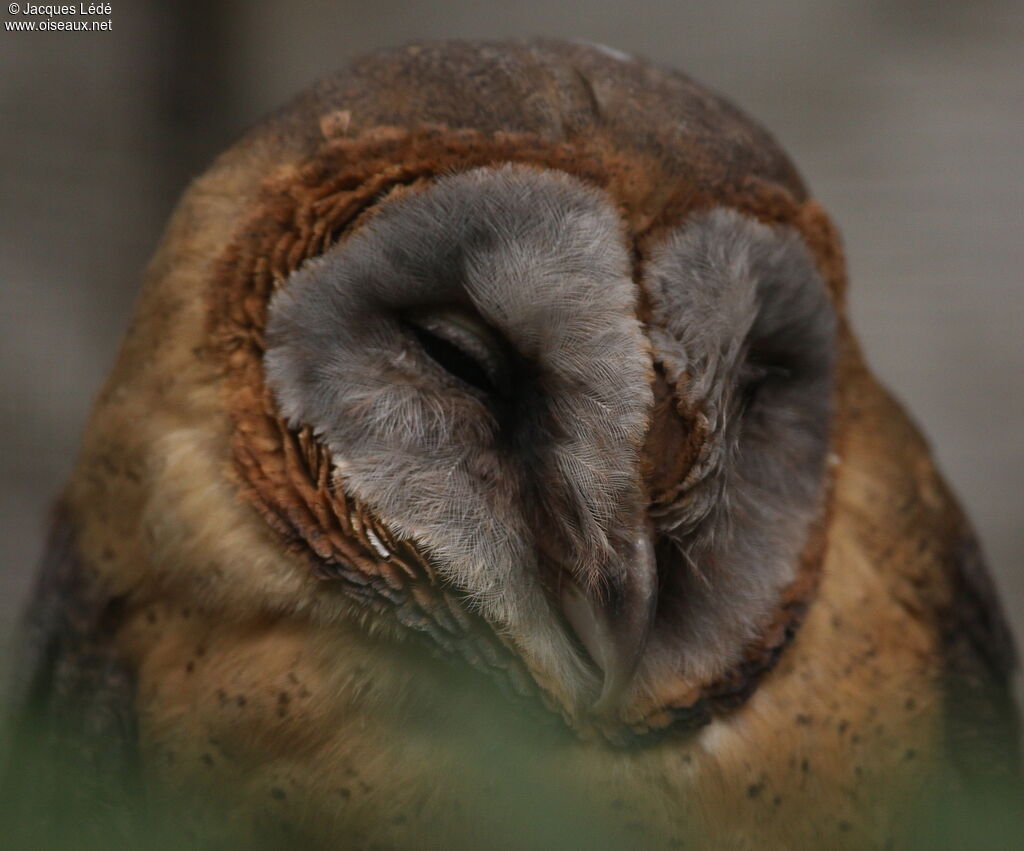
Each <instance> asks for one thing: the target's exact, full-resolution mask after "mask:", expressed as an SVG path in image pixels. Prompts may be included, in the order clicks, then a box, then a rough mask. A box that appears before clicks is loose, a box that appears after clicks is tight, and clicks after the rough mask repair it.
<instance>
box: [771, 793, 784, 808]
mask: <svg viewBox="0 0 1024 851" xmlns="http://www.w3.org/2000/svg"><path fill="white" fill-rule="evenodd" d="M781 804H782V795H776V796H775V797H774V798H772V806H773V807H778V806H779V805H781Z"/></svg>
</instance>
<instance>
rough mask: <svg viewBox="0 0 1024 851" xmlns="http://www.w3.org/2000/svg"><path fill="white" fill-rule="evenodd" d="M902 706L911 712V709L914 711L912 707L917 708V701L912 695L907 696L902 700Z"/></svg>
mask: <svg viewBox="0 0 1024 851" xmlns="http://www.w3.org/2000/svg"><path fill="white" fill-rule="evenodd" d="M903 708H904V709H906V710H907V712H913V711H914V709H916V708H917V701H916V700H914V698H912V697H908V698H907V699H906V700H905V701H904V702H903Z"/></svg>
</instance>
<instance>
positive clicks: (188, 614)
mask: <svg viewBox="0 0 1024 851" xmlns="http://www.w3.org/2000/svg"><path fill="white" fill-rule="evenodd" d="M181 616H182V617H183V618H186V619H188V618H190V617H192V610H191V609H190V608H189V607H188V606H185V608H183V609H182V610H181Z"/></svg>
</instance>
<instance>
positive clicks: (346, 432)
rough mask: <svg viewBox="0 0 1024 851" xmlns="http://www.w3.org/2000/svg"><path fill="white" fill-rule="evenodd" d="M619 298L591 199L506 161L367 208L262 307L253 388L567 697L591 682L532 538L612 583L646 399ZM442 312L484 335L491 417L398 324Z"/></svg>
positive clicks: (631, 322)
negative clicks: (492, 365)
mask: <svg viewBox="0 0 1024 851" xmlns="http://www.w3.org/2000/svg"><path fill="white" fill-rule="evenodd" d="M635 300H636V293H635V286H634V283H633V281H632V278H631V274H630V261H629V257H628V254H627V252H626V248H625V240H624V236H623V232H622V226H621V223H620V221H619V217H618V215H617V213H616V212H615V209H614V207H613V205H612V204H611V203H610V202H609V200H608V199H607V197H606V196H604V195H603V194H601V193H599V192H598V191H596V190H593V189H588V188H586V187H584V186H583V185H582V184H581V183H579V182H578V181H576V180H574V179H573V178H570V177H569V176H567V175H564V174H561V173H555V172H550V171H548V172H544V171H538V170H534V169H529V168H525V167H512V166H508V167H503V168H500V169H479V170H475V171H470V172H465V173H462V174H458V175H455V176H450V177H446V178H443V179H440V180H438V181H437V182H436V184H435V185H434V186H432V187H431V188H430V189H429V190H427V191H425V192H423V193H422V194H419V195H413V196H410V197H407V198H404V199H399V200H395V201H391V202H387V203H385V204H383V205H382V206H381V208H380V209H379V211H378V213H377V214H376V215H375V216H374V217H373V218H372V219H371V220H370V221H369V222H368V223H367V224H366V225H365V226H364V227H363V228H362V229H361V230H360V231H358V232H356V233H355V234H353V235H352V236H351V237H350V238H348V239H347V240H345V241H343V242H342V243H340V244H339V245H337V246H336V247H334V248H333V249H331V250H330V251H328V252H327V253H326V254H325V255H323V256H322V257H320V258H318V259H315V260H312V261H310V262H308V263H306V264H305V265H304V266H303V267H302V268H301V269H300V270H299V271H298V272H297V273H296V274H295V275H293V276H292V278H291V279H290V280H289V281H288V283H287V285H286V286H285V287H284V288H283V289H282V291H281V292H279V293H278V294H277V295H276V296H275V298H274V299H273V301H272V303H271V305H270V310H269V321H268V326H267V341H268V352H267V355H266V374H267V379H268V381H269V383H270V386H271V388H272V389H273V390H274V392H275V393H276V397H277V401H278V404H279V405H280V408H281V410H282V412H283V413H284V414H285V416H286V417H287V418H288V419H289V420H290V421H292V422H293V423H294V424H296V425H297V424H309V425H311V426H313V427H314V429H315V430H316V432H317V433H318V434H319V435H320V437H321V439H323V440H324V441H325V443H326V445H327V446H328V448H329V449H330V450H331V452H332V453H333V455H334V458H335V462H336V465H337V468H338V470H339V472H340V476H341V480H342V481H341V484H342V485H343V487H344V488H345V489H346V490H347V491H348V492H350V493H352V494H353V495H354V496H355V497H357V498H358V499H360V500H361V501H363V502H364V503H365V504H367V505H368V506H370V507H371V508H372V509H373V510H375V511H376V512H377V513H378V514H379V515H380V516H381V517H382V518H383V519H385V520H386V522H388V523H389V524H390V525H391V526H392V527H393V528H394V529H395V531H396V532H398V533H399V534H400V535H405V536H409V537H411V538H414V539H415V540H416V541H417V542H418V543H419V544H420V546H421V547H423V549H425V551H426V552H427V553H428V554H429V555H430V556H431V558H432V560H433V561H434V562H435V563H436V565H437V566H438V569H439V570H440V571H441V572H442V573H443V574H445V575H447V577H448V578H450V579H451V580H452V581H453V582H455V583H456V584H457V585H458V586H459V587H460V588H462V589H463V590H464V591H466V592H467V593H468V594H469V595H470V596H471V598H472V599H473V601H474V603H475V605H476V606H477V607H478V608H479V610H480V612H481V613H482V614H483V615H484V616H485V617H487V618H488V619H489V620H490V621H491V622H492V623H494V624H495V625H496V626H497V627H498V628H499V629H500V630H502V631H503V632H506V633H507V634H509V635H510V636H511V637H512V638H513V640H515V641H516V642H517V643H518V644H519V646H520V647H522V648H523V649H524V650H525V651H526V652H528V653H529V654H530V655H532V656H533V657H534V658H535V659H537V660H538V661H539V662H540V663H541V664H542V665H544V666H545V667H546V669H547V670H549V671H551V673H552V674H553V675H554V676H555V677H557V678H558V679H560V680H562V681H564V682H567V683H573V684H574V687H576V684H582V685H583V686H584V688H583V689H582V691H586V690H587V689H588V688H589V689H591V690H592V689H593V688H596V684H594V683H592V682H590V681H591V680H592V679H593V674H592V673H591V672H590V670H589V668H588V667H587V666H586V665H585V664H584V663H583V662H582V660H581V659H580V658H579V654H578V653H577V652H576V650H575V649H574V647H573V645H572V642H571V641H570V640H569V639H568V637H567V636H566V634H565V630H564V628H563V627H562V625H561V621H560V617H559V616H558V615H557V614H556V613H555V612H554V611H553V604H552V602H551V594H550V593H548V592H547V591H545V589H544V588H543V587H542V570H543V569H544V568H543V565H542V564H541V556H540V553H541V552H542V551H543V550H544V549H545V546H546V542H545V541H544V540H540V538H542V537H548V536H549V537H551V538H555V539H557V540H559V541H560V542H564V546H563V547H560V554H561V557H562V559H563V560H564V561H563V564H561V565H560V567H561V568H562V569H564V570H566V571H568V574H569V575H570V576H573V577H574V579H575V581H577V582H578V583H579V584H581V585H583V586H589V585H593V584H595V583H599V582H600V581H601V580H602V579H603V578H606V577H608V576H611V577H612V579H614V573H615V571H616V570H622V569H623V567H622V566H621V565H618V564H617V563H616V559H615V552H616V548H617V546H618V545H619V543H620V542H619V541H617V540H616V534H617V533H618V532H619V531H620V530H623V529H632V528H634V527H635V525H636V523H637V522H638V518H639V515H640V514H641V513H642V507H643V506H642V500H641V497H640V484H639V478H638V473H637V467H638V462H637V458H638V453H639V448H640V446H641V444H642V441H643V436H644V432H645V428H646V423H647V416H648V411H649V409H650V407H651V403H652V396H651V390H650V384H649V370H650V358H649V354H648V352H647V350H646V348H645V341H644V337H643V334H642V331H641V329H640V325H639V323H638V322H637V320H636V318H635ZM445 310H451V311H462V312H464V313H465V314H467V315H470V316H471V317H472V321H473V322H480V323H484V324H485V325H486V326H488V327H489V328H490V329H492V331H493V334H494V335H495V336H498V337H501V338H502V339H503V340H504V342H505V345H506V346H507V348H508V350H509V352H510V356H511V358H512V359H513V360H514V361H515V364H516V370H517V376H516V378H517V380H516V384H515V386H516V388H517V393H516V397H515V398H512V399H508V400H499V404H498V405H494V404H492V400H488V399H486V398H484V397H483V395H482V394H481V393H479V392H478V391H475V390H474V389H473V388H472V387H470V386H467V385H466V384H463V383H462V382H459V381H458V380H456V379H453V378H452V377H451V376H450V375H448V374H446V373H445V371H444V370H442V369H440V368H439V367H438V364H437V363H435V362H434V361H433V360H432V359H431V358H430V357H429V356H428V354H427V353H426V352H425V350H424V348H423V347H422V345H421V343H420V342H419V341H418V340H417V337H416V335H415V333H411V332H410V328H409V321H408V320H409V318H410V317H412V318H415V317H416V316H420V315H422V314H423V313H424V312H427V313H428V314H432V315H435V316H436V315H437V314H438V312H443V311H445ZM501 402H504V404H501ZM538 518H544V519H545V524H544V526H545V528H544V529H543V531H541V530H540V529H539V526H540V523H539V522H538V520H537V519H538Z"/></svg>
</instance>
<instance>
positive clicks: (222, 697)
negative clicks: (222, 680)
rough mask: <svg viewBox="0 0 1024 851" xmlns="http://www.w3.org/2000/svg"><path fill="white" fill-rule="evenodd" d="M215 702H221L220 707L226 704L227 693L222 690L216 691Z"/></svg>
mask: <svg viewBox="0 0 1024 851" xmlns="http://www.w3.org/2000/svg"><path fill="white" fill-rule="evenodd" d="M217 700H219V701H220V702H221V705H223V704H225V703H227V702H228V693H227V692H226V691H224V689H222V688H219V689H217Z"/></svg>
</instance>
